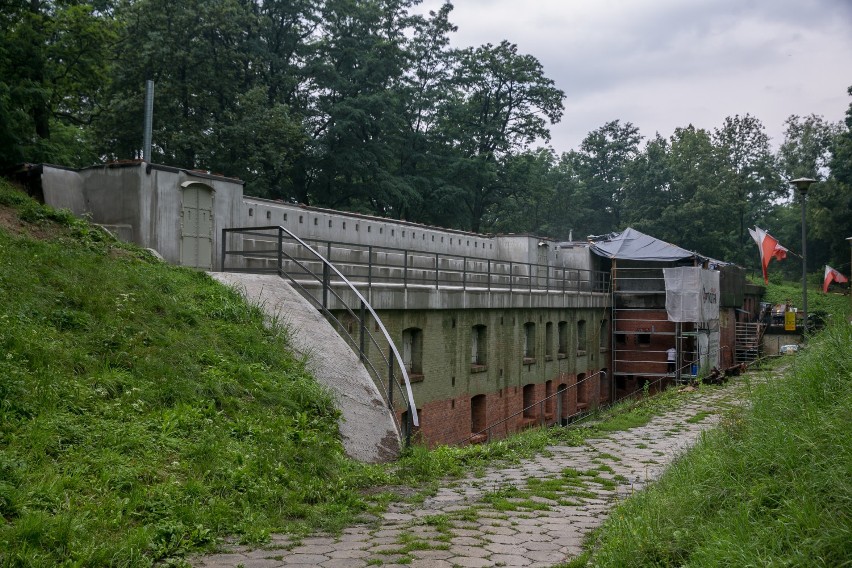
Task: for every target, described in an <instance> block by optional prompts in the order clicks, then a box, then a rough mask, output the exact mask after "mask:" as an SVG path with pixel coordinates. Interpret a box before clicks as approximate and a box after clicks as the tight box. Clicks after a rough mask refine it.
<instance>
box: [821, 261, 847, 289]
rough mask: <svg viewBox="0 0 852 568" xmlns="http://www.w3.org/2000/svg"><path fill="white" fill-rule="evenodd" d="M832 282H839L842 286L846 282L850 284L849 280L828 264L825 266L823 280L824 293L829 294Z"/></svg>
mask: <svg viewBox="0 0 852 568" xmlns="http://www.w3.org/2000/svg"><path fill="white" fill-rule="evenodd" d="M832 281H834V282H837V283H838V284H842V283H844V282H849V279H848V278H846V277H845V276H843V275H842V274H840V273H839V272H838V271H836V270H835V269H833V268H832V267H830V266H829V265H827V264H826V265H825V277H824V278H823V280H822V291H823V292H828V285H829V284H831V282H832Z"/></svg>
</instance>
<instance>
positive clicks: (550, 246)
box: [234, 197, 594, 270]
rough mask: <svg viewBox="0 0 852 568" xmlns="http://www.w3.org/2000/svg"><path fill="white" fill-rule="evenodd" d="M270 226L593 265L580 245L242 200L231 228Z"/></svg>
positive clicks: (384, 243) (312, 234)
mask: <svg viewBox="0 0 852 568" xmlns="http://www.w3.org/2000/svg"><path fill="white" fill-rule="evenodd" d="M270 225H273V226H278V225H281V226H283V227H284V228H286V229H288V230H290V231H292V232H293V233H295V234H296V235H298V236H299V237H300V238H303V239H318V240H326V241H332V242H341V243H349V244H353V245H364V246H367V245H372V246H376V247H388V248H401V249H407V250H413V251H422V252H427V253H440V254H442V255H457V256H460V257H461V256H465V257H469V258H483V259H486V258H490V259H492V260H503V261H512V262H518V263H533V264H547V265H549V266H560V267H569V268H577V269H583V270H592V269H593V268H592V266H593V263H594V260H593V259H592V255H591V252H590V250H589V248H588V247H587V246H584V245H578V246H576V247H573V248H570V249H565V248H562V247H558V246H557V243H556V241H553V240H551V239H546V238H540V237H535V236H531V235H483V234H479V233H471V232H467V231H457V230H453V229H443V228H440V227H431V226H428V225H421V224H418V223H410V222H407V221H397V220H393V219H387V218H383V217H374V216H370V215H358V214H354V213H346V212H342V211H332V210H329V209H322V208H316V207H306V206H302V205H294V204H288V203H283V202H280V201H271V200H268V199H260V198H256V197H245V199H244V207H243V211H242V215H241V217H240V222H239V224H235V225H234V226H243V227H263V226H270ZM540 243H541V246H540ZM542 250H544V251H546V252H545V253H543V254H542Z"/></svg>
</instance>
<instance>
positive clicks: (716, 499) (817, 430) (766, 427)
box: [591, 322, 852, 567]
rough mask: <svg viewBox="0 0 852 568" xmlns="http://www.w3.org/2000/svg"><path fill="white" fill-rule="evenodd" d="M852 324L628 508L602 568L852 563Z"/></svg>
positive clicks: (821, 339)
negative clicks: (610, 567)
mask: <svg viewBox="0 0 852 568" xmlns="http://www.w3.org/2000/svg"><path fill="white" fill-rule="evenodd" d="M850 346H852V328H851V327H850V326H849V325H848V324H846V323H845V322H836V323H835V325H833V326H831V327H829V328H828V329H826V331H825V332H823V333H822V334H821V335H820V336H818V337H817V338H815V339H814V340H813V341H812V343H811V344H810V346H809V347H808V349H807V350H805V351H804V352H802V353H801V354H800V355H798V356H797V359H796V360H795V362H794V364H793V366H792V368H791V370H790V371H789V372H788V373H787V374H786V375H785V376H784V377H783V378H779V379H777V380H773V381H772V382H771V383H770V384H768V385H767V386H766V387H764V388H761V389H758V391H757V393H756V395H755V398H754V400H753V406H752V409H751V410H747V411H740V412H738V413H736V414H733V415H731V416H729V417H728V419H727V420H726V421H725V422H724V423H723V426H722V427H721V428H719V429H717V430H715V431H713V432H712V433H710V434H708V435H707V436H706V437H705V438H704V440H703V441H702V443H700V444H699V445H698V446H697V447H696V448H695V449H694V450H693V451H691V452H690V453H689V454H688V455H687V456H686V457H685V458H684V459H681V460H679V461H678V462H676V464H675V465H674V466H673V467H672V468H671V469H670V470H669V471H668V472H667V473H666V474H665V475H664V476H663V478H662V479H661V481H660V482H659V483H658V484H656V485H655V486H654V487H652V488H650V489H649V490H647V491H644V492H642V493H640V494H638V495H637V496H636V497H634V498H631V499H630V500H628V501H627V502H625V503H624V504H623V505H622V506H620V507H619V508H618V509H616V510H615V511H614V512H613V514H612V516H611V517H610V519H609V520H608V521H607V523H606V524H605V526H604V527H603V530H601V531H600V533H599V536H598V539H599V540H598V542H597V543H596V544H595V547H594V548H595V551H594V553H593V555H592V560H591V564H592V565H594V566H618V567H622V566H803V567H804V566H832V567H834V566H850V565H852V436H850V432H849V428H850V425H852V349H850Z"/></svg>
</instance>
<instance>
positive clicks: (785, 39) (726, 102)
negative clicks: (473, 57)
mask: <svg viewBox="0 0 852 568" xmlns="http://www.w3.org/2000/svg"><path fill="white" fill-rule="evenodd" d="M439 5H440V2H436V1H434V0H429V1H428V2H425V3H424V7H425V8H426V9H434V8H437V7H438V6H439ZM451 20H452V21H453V22H454V23H455V24H457V25H458V27H459V31H458V33H457V34H455V35H454V37H453V45H455V46H458V47H464V46H469V45H481V44H483V43H498V42H500V41H501V40H503V39H508V40H509V41H511V42H513V43H516V44H518V48H519V50H520V51H521V52H522V53H530V54H532V55H534V56H535V57H537V58H538V59H539V60H540V61H541V63H542V65H543V66H544V70H545V74H546V75H547V76H548V77H550V78H552V79H553V80H554V81H555V82H556V85H557V87H559V88H561V89H563V90H564V91H565V93H566V100H565V109H566V110H565V115H564V117H563V120H562V122H561V123H560V124H558V125H555V126H553V127H552V129H551V130H552V135H553V139H552V142H551V144H552V145H553V146H554V148H555V149H556V150H557V151H566V150H568V149H571V148H576V147H578V146H579V143H580V141H581V140H582V139H583V138H584V137H585V135H586V134H587V133H588V132H589V131H591V130H593V129H595V128H598V127H599V126H601V125H603V124H604V123H605V122H607V121H609V120H614V119H620V120H621V121H622V122H627V121H629V122H632V123H634V124H635V125H636V126H638V127H639V128H640V131H641V133H642V134H643V135H644V136H645V137H646V138H649V137H652V136H653V135H654V133H655V132H657V131H659V132H660V133H661V134H662V135H663V136H669V135H670V134H671V133H672V131H673V130H674V129H675V128H676V127H678V126H686V125H687V124H690V123H692V124H694V125H695V126H698V127H702V128H708V129H712V128H714V127H718V126H721V124H722V121H723V120H724V118H725V117H726V116H733V115H734V114H746V113H749V114H752V115H754V116H756V117H757V118H759V119H760V120H761V121H762V122H763V124H764V126H765V127H766V129H767V133H768V134H769V135H770V136H771V137H772V138H773V139H774V142H775V143H776V144H778V143H780V140H781V138H782V136H783V123H784V120H785V119H786V118H787V117H788V116H789V115H791V114H799V115H807V114H811V113H815V114H821V115H823V116H825V117H826V119H828V120H842V118H843V115H844V113H845V111H846V108H847V107H848V105H849V103H850V100H851V99H850V98H849V97H848V96H847V94H846V89H847V87H848V86H850V85H852V2H849V1H848V0H800V1H794V0H779V1H773V0H752V1H743V0H722V1H719V0H700V1H689V2H683V1H682V0H653V1H652V0H599V1H592V0H588V1H580V0H528V1H526V2H518V1H517V0H489V1H486V0H458V1H457V2H456V3H455V10H454V11H453V13H452V14H451Z"/></svg>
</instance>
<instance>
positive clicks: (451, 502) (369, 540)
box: [193, 379, 748, 568]
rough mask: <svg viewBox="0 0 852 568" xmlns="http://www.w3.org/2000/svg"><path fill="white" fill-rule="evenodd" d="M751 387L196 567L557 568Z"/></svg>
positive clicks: (708, 396) (713, 392) (712, 393)
mask: <svg viewBox="0 0 852 568" xmlns="http://www.w3.org/2000/svg"><path fill="white" fill-rule="evenodd" d="M747 388H748V384H747V381H745V380H742V379H739V380H737V381H736V382H731V383H729V384H728V385H727V386H726V387H724V388H717V389H710V390H702V392H701V393H700V394H694V395H691V396H689V398H688V399H687V400H685V401H684V402H683V403H682V404H681V405H679V407H678V408H677V409H675V410H671V411H669V412H667V413H666V414H664V415H661V416H657V417H656V418H654V419H652V420H651V421H650V422H649V423H648V424H647V425H645V426H642V427H638V428H633V429H630V430H626V431H621V432H613V433H612V434H611V435H609V436H607V437H603V438H598V439H590V440H587V441H586V443H585V444H584V445H582V446H578V447H571V446H554V447H550V448H548V450H547V452H545V453H544V454H542V455H539V456H537V457H535V458H533V459H529V460H524V461H522V462H520V463H518V464H516V465H511V466H506V467H500V468H493V469H489V470H487V471H486V472H485V474H484V475H482V476H479V477H469V478H465V479H461V480H455V481H450V482H448V483H447V484H445V485H443V486H442V487H441V488H440V489H439V490H438V491H437V493H436V494H435V495H433V496H431V497H429V498H427V499H426V500H425V501H424V502H422V503H418V504H410V503H395V504H392V505H391V506H390V507H389V509H388V511H387V512H386V513H385V514H384V515H383V516H382V517H381V518H380V519H379V520H378V521H377V522H376V523H373V524H369V525H366V524H364V525H356V526H352V527H349V528H347V529H345V530H344V531H343V533H342V534H341V535H339V536H325V535H320V536H314V537H310V538H303V539H300V540H294V539H292V538H291V537H288V536H275V537H273V539H272V542H271V543H270V544H268V545H266V546H264V547H263V548H262V549H250V548H245V547H243V548H236V549H234V550H233V551H232V552H230V553H228V554H217V555H210V556H204V557H200V558H195V559H193V565H194V566H197V567H199V568H201V567H204V568H225V567H237V566H243V567H244V568H277V567H279V566H299V565H300V566H321V567H323V568H350V567H351V568H361V567H364V566H385V567H389V566H410V567H430V568H452V567H456V566H462V567H477V566H540V567H545V566H553V565H554V564H557V563H560V562H564V561H566V560H567V559H569V558H571V557H572V556H575V555H577V554H579V553H580V552H581V550H582V542H583V538H584V537H585V536H586V534H587V533H588V532H589V531H590V530H591V529H593V528H595V527H597V526H598V525H600V524H601V523H602V522H603V521H604V519H605V518H606V516H607V514H608V512H609V510H610V509H611V508H612V506H613V505H614V504H615V503H617V502H618V501H619V500H621V499H624V498H625V497H627V496H629V495H630V494H631V493H633V492H634V491H637V490H639V489H641V488H642V486H643V485H644V484H645V483H647V482H649V481H652V480H654V479H656V478H658V477H659V476H660V474H661V473H662V472H663V470H664V469H665V468H666V466H667V465H668V464H669V463H671V462H672V460H674V459H675V458H676V457H677V456H678V455H679V454H680V453H682V452H683V451H684V449H685V448H688V447H689V446H691V445H692V444H694V443H695V441H696V440H697V439H698V438H699V436H700V435H701V432H702V431H704V430H706V429H708V428H710V427H711V426H713V425H714V424H716V423H717V422H718V420H719V417H720V414H719V413H720V411H721V410H722V409H723V408H724V407H726V406H728V405H730V404H736V403H737V402H739V401H742V400H744V398H745V397H744V394H745V391H746V389H747Z"/></svg>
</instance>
